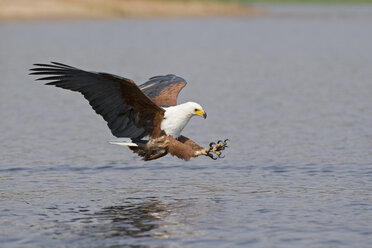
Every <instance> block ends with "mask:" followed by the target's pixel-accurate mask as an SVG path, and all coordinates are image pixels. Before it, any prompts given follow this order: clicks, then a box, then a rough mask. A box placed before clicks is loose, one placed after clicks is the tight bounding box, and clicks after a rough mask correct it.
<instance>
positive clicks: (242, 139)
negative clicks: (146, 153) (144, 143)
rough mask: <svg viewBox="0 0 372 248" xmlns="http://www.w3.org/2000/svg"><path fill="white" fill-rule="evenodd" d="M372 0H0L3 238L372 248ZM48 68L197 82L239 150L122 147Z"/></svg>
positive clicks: (196, 130) (199, 133) (215, 120)
mask: <svg viewBox="0 0 372 248" xmlns="http://www.w3.org/2000/svg"><path fill="white" fill-rule="evenodd" d="M371 3H372V1H370V0H326V1H321V0H316V1H315V0H314V1H312V0H297V1H296V0H288V1H279V0H278V1H275V0H262V1H260V0H256V1H254V0H252V1H248V0H246V1H223V0H220V1H207V0H205V1H186V0H182V1H181V0H180V1H176V0H159V1H157V0H105V1H103V0H32V1H31V0H0V244H1V245H0V246H1V247H286V248H287V247H296V248H298V247H348V248H349V247H372V241H371V234H372V226H371V225H370V223H372V195H371V192H372V179H371V178H372V177H371V175H372V107H371V106H372V70H371V65H372V32H371V27H372V4H371ZM50 61H56V62H61V63H65V64H68V65H71V66H75V67H78V68H81V69H85V70H89V71H101V72H108V73H113V74H117V75H120V76H124V77H127V78H131V79H133V80H134V81H135V82H136V83H137V84H141V83H144V82H146V80H147V79H148V78H150V77H152V76H155V75H162V74H168V73H174V74H177V75H179V76H181V77H183V78H184V79H185V80H186V81H187V82H188V85H187V87H185V88H184V89H183V90H182V92H181V94H180V96H179V103H182V102H186V101H196V102H198V103H200V104H201V105H202V106H203V108H204V109H205V110H206V111H207V113H208V118H207V119H206V120H204V119H202V118H193V119H192V120H191V121H190V123H189V124H188V126H187V127H186V128H185V130H184V132H183V134H184V135H185V136H188V137H190V138H191V139H193V140H195V141H196V142H198V143H200V144H201V145H203V146H207V145H208V144H209V143H210V142H212V141H214V142H215V141H217V140H218V139H225V138H229V139H230V143H229V148H228V149H226V150H225V151H224V155H225V158H224V159H219V160H216V161H214V160H211V159H209V158H208V157H199V158H196V159H193V160H191V161H189V162H184V161H182V160H179V159H177V158H174V157H171V156H167V157H164V158H161V159H159V160H155V161H152V162H144V161H142V160H140V158H139V157H137V156H136V155H134V154H133V153H132V152H130V151H129V149H126V148H123V147H119V146H112V145H110V144H108V143H107V141H108V140H111V139H113V136H112V134H111V132H110V130H109V129H108V128H107V125H106V123H105V122H104V121H103V119H102V118H101V117H100V116H98V115H96V114H95V112H94V111H93V110H92V109H91V107H90V106H89V104H88V103H87V102H86V100H85V99H84V98H83V97H82V96H81V95H80V94H78V93H76V92H71V91H66V90H62V89H58V88H55V87H50V86H45V85H43V83H41V82H39V81H35V77H33V76H30V75H28V73H29V71H28V70H29V69H30V68H32V66H33V64H34V63H48V62H50Z"/></svg>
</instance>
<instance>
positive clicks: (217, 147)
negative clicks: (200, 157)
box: [204, 139, 228, 159]
mask: <svg viewBox="0 0 372 248" xmlns="http://www.w3.org/2000/svg"><path fill="white" fill-rule="evenodd" d="M227 141H228V139H225V140H224V141H222V140H219V141H217V144H216V143H214V142H212V143H210V144H209V147H208V148H206V149H205V150H204V152H205V154H204V155H206V156H209V157H210V158H212V159H217V157H218V158H223V156H222V152H221V151H223V150H225V148H226V147H228V146H227ZM213 153H214V154H216V155H217V157H214V156H213Z"/></svg>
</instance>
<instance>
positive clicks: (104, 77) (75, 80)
mask: <svg viewBox="0 0 372 248" xmlns="http://www.w3.org/2000/svg"><path fill="white" fill-rule="evenodd" d="M35 66H37V67H36V68H33V69H31V71H32V73H30V74H33V75H47V77H43V78H39V79H38V80H48V81H52V82H49V83H47V85H55V86H57V87H60V88H64V89H69V90H72V91H78V92H80V93H81V94H83V95H84V97H85V98H86V99H87V100H88V101H89V104H90V105H91V106H92V108H93V109H94V110H95V111H96V113H97V114H99V115H101V116H102V117H103V119H105V120H106V121H107V125H108V126H109V128H110V130H111V132H112V134H113V135H114V136H116V137H128V138H132V139H141V138H142V137H144V136H147V135H150V136H155V137H157V136H159V135H160V133H161V130H160V123H161V120H162V119H163V116H164V110H163V109H162V108H161V107H159V106H158V105H156V104H155V103H154V102H153V101H152V100H151V99H150V98H149V97H148V96H146V95H145V94H144V93H143V92H142V91H141V90H140V89H139V88H138V86H137V85H136V84H135V83H134V82H133V81H132V80H130V79H127V78H123V77H119V76H116V75H112V74H108V73H97V72H88V71H84V70H80V69H78V68H75V67H71V66H68V65H64V64H60V63H55V62H52V64H35Z"/></svg>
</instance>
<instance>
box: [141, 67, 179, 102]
mask: <svg viewBox="0 0 372 248" xmlns="http://www.w3.org/2000/svg"><path fill="white" fill-rule="evenodd" d="M185 85H186V81H185V80H184V79H183V78H181V77H178V76H176V75H173V74H168V75H165V76H156V77H152V78H150V79H149V81H147V82H146V83H144V84H141V85H140V86H139V88H140V89H141V90H142V91H143V92H144V93H145V94H146V95H148V96H149V97H150V98H151V99H152V101H153V102H154V103H156V104H157V105H158V106H175V105H177V97H178V94H179V93H180V91H181V90H182V89H183V87H185Z"/></svg>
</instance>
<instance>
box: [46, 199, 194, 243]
mask: <svg viewBox="0 0 372 248" xmlns="http://www.w3.org/2000/svg"><path fill="white" fill-rule="evenodd" d="M187 207H188V204H187V203H186V201H184V200H179V201H173V202H170V203H165V202H161V201H159V200H158V199H157V198H155V197H147V198H145V199H138V198H129V199H125V200H124V201H123V203H122V204H119V205H115V206H109V207H103V208H102V209H100V210H98V211H91V210H89V207H80V208H79V210H76V209H69V210H68V211H61V210H60V209H58V207H55V208H50V209H49V210H51V211H52V212H54V215H55V217H57V218H59V216H60V215H61V214H63V215H64V218H63V219H61V220H55V221H54V222H56V223H57V224H55V225H54V226H49V227H46V228H45V229H46V230H47V232H49V235H52V236H53V237H54V238H55V239H61V238H62V239H65V238H66V237H69V238H70V239H71V238H73V239H83V240H84V238H87V239H94V240H96V242H98V243H100V241H104V243H102V244H100V245H99V246H100V247H101V246H104V247H115V246H116V245H118V244H120V245H126V246H130V247H138V246H137V245H136V244H137V243H138V242H141V247H145V246H143V244H144V243H146V240H150V239H152V240H153V239H154V238H156V239H168V238H171V237H172V231H171V230H170V229H171V228H174V227H175V226H179V225H181V223H180V222H181V221H180V220H181V219H180V217H181V216H180V215H179V213H180V212H182V211H184V210H185V208H187ZM68 214H72V216H73V218H71V219H69V220H66V219H65V218H66V215H68ZM182 218H185V216H182ZM79 237H80V238H79ZM152 242H153V241H152Z"/></svg>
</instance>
